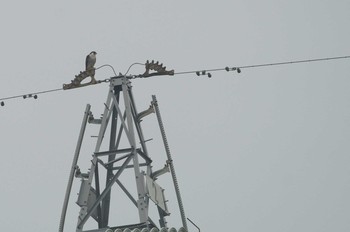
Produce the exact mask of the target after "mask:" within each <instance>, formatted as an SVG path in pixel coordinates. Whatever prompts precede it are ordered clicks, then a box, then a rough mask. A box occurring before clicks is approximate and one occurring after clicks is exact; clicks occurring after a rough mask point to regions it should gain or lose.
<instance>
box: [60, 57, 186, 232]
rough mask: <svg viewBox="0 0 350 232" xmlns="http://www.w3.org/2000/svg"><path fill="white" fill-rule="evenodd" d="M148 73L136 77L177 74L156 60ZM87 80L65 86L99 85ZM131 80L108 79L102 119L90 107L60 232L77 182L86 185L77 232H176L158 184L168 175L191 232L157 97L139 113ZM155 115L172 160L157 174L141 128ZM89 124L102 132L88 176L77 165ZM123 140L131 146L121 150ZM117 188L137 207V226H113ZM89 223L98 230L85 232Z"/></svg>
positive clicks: (82, 189) (122, 77)
mask: <svg viewBox="0 0 350 232" xmlns="http://www.w3.org/2000/svg"><path fill="white" fill-rule="evenodd" d="M145 68H146V71H145V73H144V74H142V75H138V76H137V77H140V78H141V77H150V76H158V75H173V73H174V71H173V70H171V71H167V70H166V68H165V67H163V65H162V64H159V63H158V62H154V61H152V62H149V61H147V63H146V64H145ZM88 76H90V74H87V73H81V74H79V75H77V76H76V79H75V80H73V81H72V83H71V84H67V85H64V87H65V89H70V88H78V87H82V86H86V85H89V84H96V83H98V82H97V81H96V80H95V79H92V80H91V82H89V83H85V84H81V82H82V80H83V79H85V78H86V77H88ZM132 78H135V76H126V75H119V76H115V77H112V78H110V79H109V81H108V82H109V89H108V94H107V100H106V102H105V108H104V112H103V114H102V118H101V119H95V118H94V116H93V114H92V112H91V106H90V105H89V104H88V105H87V106H86V109H85V112H84V117H83V121H82V125H81V129H80V134H79V138H78V142H77V146H76V150H75V154H74V158H73V162H72V166H71V172H70V176H69V179H68V185H67V189H66V194H65V199H64V202H63V207H62V214H61V220H60V226H59V232H63V230H64V223H65V217H66V212H67V206H68V203H69V197H70V193H71V189H72V185H73V181H74V177H75V178H77V179H80V181H81V186H80V191H79V193H78V200H77V204H78V206H79V207H80V212H79V216H78V222H77V226H76V231H77V232H83V231H89V232H105V231H109V232H118V231H130V230H133V231H142V232H145V231H151V232H155V231H158V230H160V231H177V230H176V229H174V228H170V229H169V230H168V228H169V226H168V223H167V220H166V217H168V216H169V215H170V212H169V210H168V207H167V200H166V198H165V194H164V189H163V188H162V187H161V186H160V184H159V183H157V181H156V180H157V178H158V177H159V176H160V175H164V174H165V173H167V172H169V171H170V173H171V177H172V180H173V183H174V187H175V192H176V196H177V199H178V203H179V209H180V214H181V219H182V225H181V227H180V229H179V230H178V231H182V232H186V231H187V224H186V217H185V213H184V208H183V204H182V201H181V196H180V190H179V185H178V182H177V179H176V175H175V168H174V164H173V162H172V158H171V155H170V150H169V146H168V143H167V139H166V135H165V130H164V126H163V123H162V120H161V117H160V110H159V106H158V102H157V99H156V96H154V95H153V96H152V101H151V105H150V107H149V108H148V109H146V110H144V111H142V112H140V113H138V111H137V109H136V106H135V101H134V96H133V93H132V86H131V81H130V79H132ZM154 112H156V115H157V120H158V124H159V126H160V131H161V135H162V138H163V142H164V147H165V150H166V155H167V157H166V158H167V159H166V161H165V166H164V168H161V169H159V170H157V171H154V170H153V167H152V166H151V164H152V162H153V161H152V158H151V156H150V153H149V152H148V150H147V146H146V140H145V138H144V135H143V130H142V125H141V122H142V120H141V118H144V117H146V116H148V115H150V114H152V113H154ZM88 124H95V125H98V126H99V133H98V136H97V141H96V145H95V150H94V151H93V155H92V160H91V167H90V169H89V170H87V171H86V172H82V171H81V170H80V168H79V166H78V161H79V156H80V150H81V147H82V143H83V138H84V134H85V129H86V127H87V125H88ZM118 125H119V127H118ZM107 129H110V133H106V132H107ZM104 140H107V143H108V146H107V148H105V147H106V146H103V145H106V144H104V143H103V141H104ZM122 140H123V141H126V144H127V145H122V143H121V141H122ZM122 146H124V147H122ZM101 169H102V170H101ZM103 169H104V170H105V171H104V172H102V171H103ZM127 170H133V172H132V173H131V174H130V172H127ZM102 173H104V174H105V175H103V174H102ZM121 175H123V176H125V175H132V176H133V178H132V179H133V181H135V184H136V193H135V192H132V190H131V189H130V188H128V187H127V186H126V185H124V184H123V183H122V181H121V178H120V176H121ZM103 178H105V185H104V184H103V183H101V182H100V181H101V180H103ZM102 186H103V187H102ZM115 188H119V189H120V190H121V191H122V192H123V193H124V194H125V195H126V196H127V198H128V199H129V200H130V203H131V204H132V205H134V206H135V207H136V209H137V212H138V215H137V218H138V221H136V222H135V223H134V224H127V225H124V224H122V225H110V220H109V219H110V216H111V215H110V213H111V211H110V209H111V207H112V205H111V204H112V201H111V198H112V197H113V196H114V195H113V193H114V191H113V189H115ZM152 202H154V205H155V206H153V207H155V208H156V209H157V210H158V216H157V217H158V221H159V223H156V222H155V221H154V220H153V218H151V217H153V215H152V216H151V215H150V213H149V208H150V207H152ZM113 203H114V201H113ZM113 217H115V216H113ZM88 221H94V222H95V225H96V228H95V229H92V230H91V229H89V230H85V226H86V223H87V222H88ZM89 225H90V223H89Z"/></svg>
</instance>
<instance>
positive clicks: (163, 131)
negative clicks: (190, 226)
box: [152, 95, 188, 231]
mask: <svg viewBox="0 0 350 232" xmlns="http://www.w3.org/2000/svg"><path fill="white" fill-rule="evenodd" d="M152 100H153V101H152V103H153V105H154V107H155V110H156V115H157V119H158V124H159V128H160V133H161V134H162V138H163V143H164V147H165V152H166V155H167V157H168V161H167V162H168V164H169V166H170V172H171V176H172V177H173V183H174V188H175V192H176V197H177V202H178V204H179V209H180V214H181V220H182V225H183V227H184V228H185V229H186V231H188V230H187V221H186V216H185V210H184V207H183V204H182V199H181V194H180V188H179V184H178V182H177V178H176V174H175V168H174V164H173V159H172V158H171V153H170V148H169V144H168V140H167V138H166V135H165V129H164V125H163V122H162V117H161V115H160V111H159V107H158V102H157V98H156V96H155V95H152Z"/></svg>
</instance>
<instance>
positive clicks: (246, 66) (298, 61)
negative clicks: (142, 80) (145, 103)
mask: <svg viewBox="0 0 350 232" xmlns="http://www.w3.org/2000/svg"><path fill="white" fill-rule="evenodd" d="M349 58H350V56H337V57H326V58H317V59H308V60H294V61H285V62H276V63H265V64H253V65H244V66H236V67H234V68H228V67H225V68H215V69H205V70H201V71H198V70H194V71H184V72H175V73H174V75H182V74H197V75H198V76H199V75H206V74H208V73H210V72H217V71H235V70H241V69H248V68H260V67H267V66H277V65H290V64H300V63H311V62H320V61H330V60H340V59H349Z"/></svg>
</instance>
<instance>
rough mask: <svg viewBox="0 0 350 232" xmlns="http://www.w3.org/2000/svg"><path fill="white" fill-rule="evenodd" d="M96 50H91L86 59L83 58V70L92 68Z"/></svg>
mask: <svg viewBox="0 0 350 232" xmlns="http://www.w3.org/2000/svg"><path fill="white" fill-rule="evenodd" d="M96 54H97V53H96V52H95V51H92V52H90V54H89V55H87V56H86V60H85V70H86V71H87V70H90V69H93V68H94V65H95V63H96Z"/></svg>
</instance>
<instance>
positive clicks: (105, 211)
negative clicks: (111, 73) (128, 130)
mask: <svg viewBox="0 0 350 232" xmlns="http://www.w3.org/2000/svg"><path fill="white" fill-rule="evenodd" d="M120 91H121V87H120V85H117V86H114V96H115V99H116V100H117V102H116V103H115V104H118V103H119V95H120ZM112 110H113V112H112V119H111V133H110V139H109V150H110V151H112V150H116V149H117V148H118V147H116V146H118V144H116V140H117V137H116V134H117V122H118V112H117V109H116V107H115V106H114V104H113V109H112ZM115 156H116V155H115V154H114V155H110V156H109V157H108V162H110V161H112V160H114V159H115ZM112 168H113V163H111V164H110V165H108V166H107V174H106V185H107V184H108V182H109V181H110V180H111V178H112V177H113V170H112ZM110 201H111V190H110V191H108V192H107V194H106V196H105V198H104V199H103V200H102V221H101V227H102V228H104V227H107V226H108V221H109V209H110Z"/></svg>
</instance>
